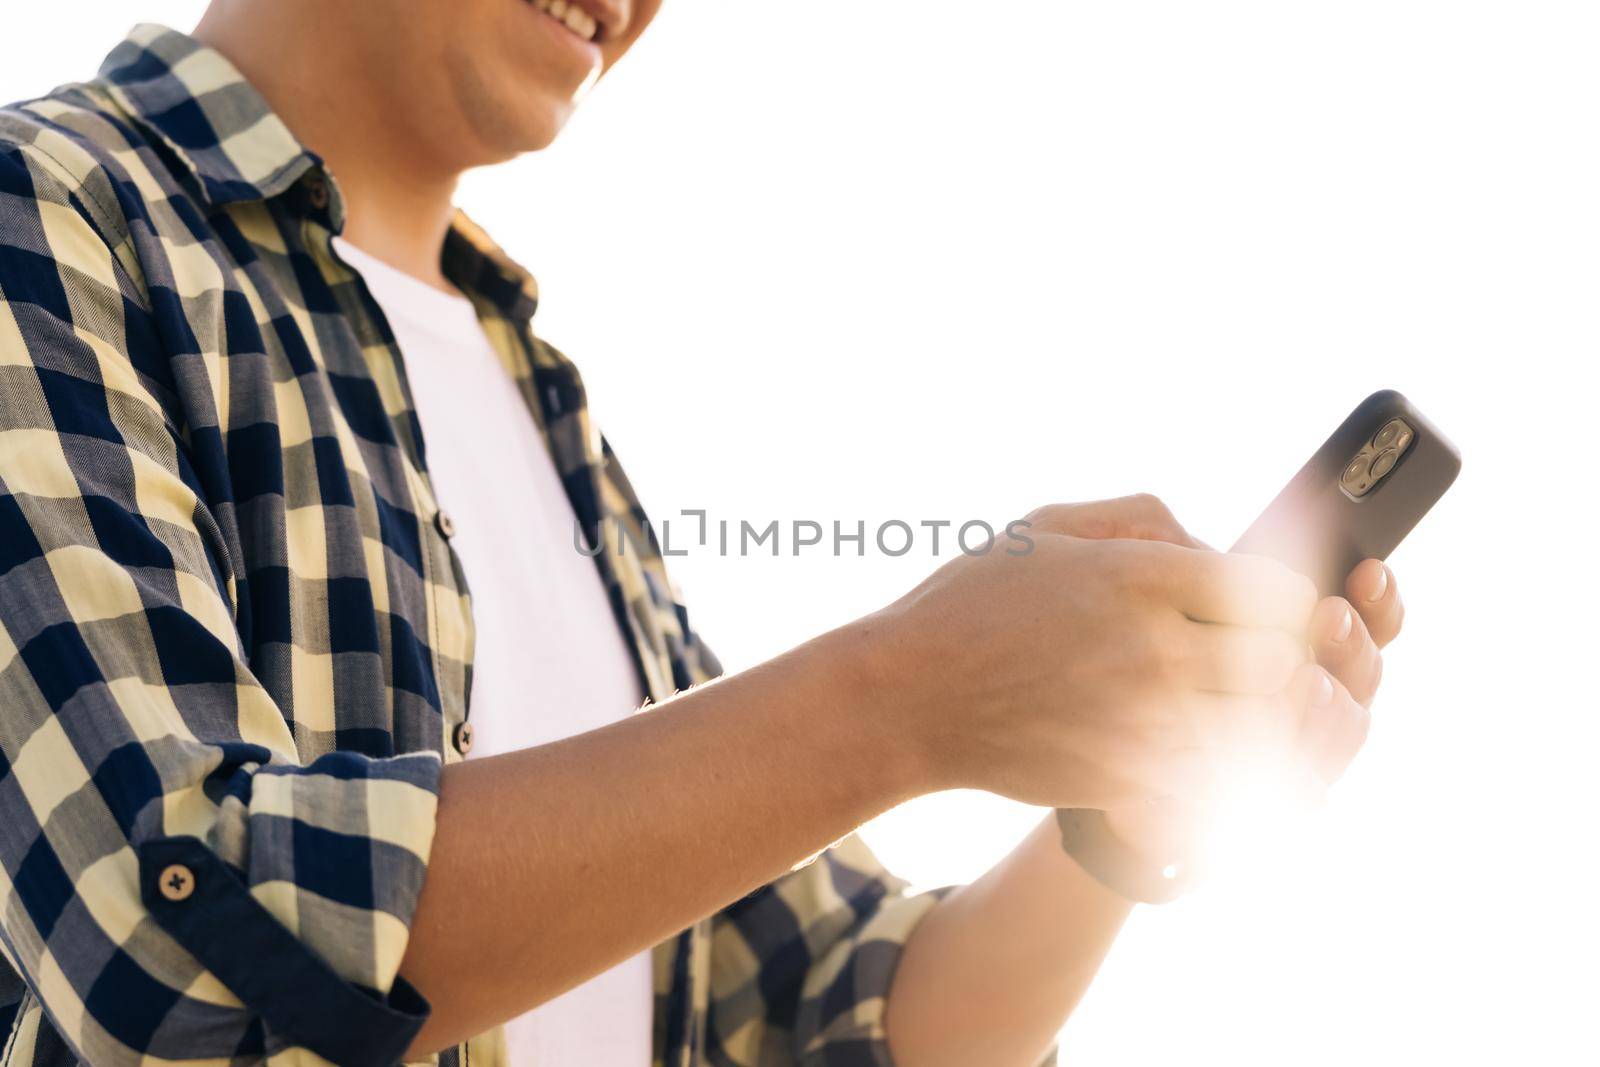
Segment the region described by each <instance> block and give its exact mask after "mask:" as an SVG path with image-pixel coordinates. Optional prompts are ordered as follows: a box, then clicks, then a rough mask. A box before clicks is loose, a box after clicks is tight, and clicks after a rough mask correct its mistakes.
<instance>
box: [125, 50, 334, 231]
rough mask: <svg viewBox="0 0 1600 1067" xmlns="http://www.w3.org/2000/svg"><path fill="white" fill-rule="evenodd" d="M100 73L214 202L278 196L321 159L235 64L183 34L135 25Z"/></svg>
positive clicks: (127, 106) (141, 123) (144, 125)
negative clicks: (303, 143)
mask: <svg viewBox="0 0 1600 1067" xmlns="http://www.w3.org/2000/svg"><path fill="white" fill-rule="evenodd" d="M100 78H101V81H102V83H103V84H104V85H105V87H106V89H107V91H108V92H109V93H110V94H111V96H112V97H113V98H114V99H115V100H116V101H117V103H118V104H119V105H121V106H122V107H123V108H124V109H126V110H127V112H128V113H129V114H130V115H131V116H132V117H133V118H134V120H135V121H136V122H138V123H139V124H140V125H141V126H143V127H144V128H145V129H147V130H149V131H150V132H151V133H152V134H153V135H154V136H155V137H156V138H157V139H159V140H160V141H161V142H162V143H163V144H165V145H166V147H167V148H169V149H171V151H172V153H173V155H174V156H175V157H176V158H177V159H178V161H179V162H180V163H181V164H182V165H183V166H184V167H185V168H186V169H187V170H188V171H189V172H190V174H192V175H193V176H194V178H195V181H196V184H197V186H198V187H199V191H200V193H201V194H202V195H203V196H204V198H205V199H206V201H207V202H208V203H210V204H212V205H213V206H220V205H223V204H229V203H234V202H237V201H244V200H265V199H268V198H270V197H274V196H277V195H278V194H280V193H282V192H284V191H285V190H286V189H288V188H289V187H290V186H291V185H293V184H294V183H295V181H297V180H298V179H299V178H300V176H301V175H302V174H304V173H305V172H306V171H307V170H309V169H310V168H312V167H314V166H318V165H320V163H321V160H319V159H318V158H317V156H316V154H315V153H313V152H311V151H310V150H308V149H307V148H306V147H305V146H304V145H302V144H301V143H300V142H299V141H297V140H296V139H295V137H294V134H292V133H290V132H289V128H288V127H287V126H285V125H284V124H283V120H282V119H280V118H278V116H277V115H276V114H274V113H273V111H272V108H270V107H269V106H268V105H267V102H266V100H265V99H264V98H263V97H262V96H261V94H260V93H259V92H257V91H256V90H255V88H254V87H253V86H251V85H250V83H249V82H247V81H245V78H244V75H243V74H240V73H239V70H238V68H237V67H235V66H234V65H233V64H232V63H230V62H228V60H227V59H226V58H224V57H223V55H222V54H221V53H219V52H216V51H214V50H213V49H210V48H207V47H206V46H205V45H203V44H201V43H200V42H199V41H196V40H195V39H194V38H192V37H190V36H189V35H188V34H184V33H179V32H178V31H177V30H170V29H168V28H166V27H165V26H156V25H151V24H143V25H139V26H135V27H134V28H133V31H132V32H131V33H129V34H128V36H127V38H126V39H125V40H124V41H123V42H122V43H121V44H119V45H117V47H116V48H114V49H112V51H111V54H110V55H108V56H106V59H105V62H104V63H103V64H101V67H100Z"/></svg>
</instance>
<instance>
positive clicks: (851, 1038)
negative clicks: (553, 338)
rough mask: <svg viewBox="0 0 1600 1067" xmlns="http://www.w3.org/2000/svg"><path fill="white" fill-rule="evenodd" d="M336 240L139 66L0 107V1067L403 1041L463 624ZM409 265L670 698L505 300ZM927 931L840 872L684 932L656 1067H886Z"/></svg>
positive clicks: (644, 581)
mask: <svg viewBox="0 0 1600 1067" xmlns="http://www.w3.org/2000/svg"><path fill="white" fill-rule="evenodd" d="M342 217H343V216H342V206H341V200H340V195H339V191H338V188H337V186H336V185H335V184H334V183H333V182H332V180H331V178H330V177H329V176H328V175H327V174H326V172H325V171H324V170H323V168H322V166H321V165H320V163H319V160H318V158H317V156H316V155H314V154H313V153H312V152H310V151H308V150H307V149H305V148H304V147H303V146H301V145H300V144H299V143H298V142H296V140H295V139H294V137H293V136H292V135H291V134H290V133H289V131H288V129H287V128H286V127H285V126H284V125H283V123H282V122H281V121H280V120H279V119H278V118H277V117H276V116H275V115H273V114H272V112H271V111H270V110H269V109H268V107H267V105H266V103H265V101H263V99H262V98H261V97H260V96H259V95H258V94H257V93H256V92H255V91H254V90H253V89H251V87H250V86H249V85H248V84H246V83H245V82H244V80H243V79H242V78H241V76H240V75H239V74H238V72H237V71H236V70H235V69H234V68H233V67H232V66H231V65H230V64H229V63H228V62H227V61H226V60H225V59H223V58H222V57H221V56H220V55H218V54H216V53H215V52H212V51H209V50H207V49H205V48H203V47H201V46H200V45H199V44H197V43H196V42H195V41H193V40H191V39H190V38H188V37H186V36H184V35H182V34H179V33H175V32H173V31H170V30H166V29H162V28H159V27H153V26H142V27H139V28H137V29H136V30H134V31H133V33H132V35H131V36H130V37H129V38H128V39H127V40H126V41H124V42H123V43H122V44H121V45H119V46H118V47H117V48H116V50H115V51H113V52H112V53H111V55H110V56H109V57H108V58H107V60H106V63H105V65H104V67H103V68H102V70H101V73H100V75H99V77H98V78H97V79H95V80H94V81H91V82H88V83H85V84H79V85H70V86H66V87H63V88H61V89H58V90H56V91H55V92H53V93H51V94H50V95H49V96H46V97H44V98H42V99H39V100H34V101H31V102H28V103H24V104H19V105H14V106H12V107H9V108H5V109H0V954H3V957H4V960H3V962H0V1039H4V1046H3V1051H0V1064H17V1065H52V1067H53V1065H57V1064H67V1063H73V1062H78V1061H87V1062H92V1063H95V1064H136V1063H151V1062H156V1061H174V1060H181V1061H193V1060H206V1061H211V1062H215V1063H224V1062H232V1063H239V1062H246V1061H258V1060H271V1061H273V1062H278V1063H320V1062H325V1061H332V1062H336V1063H341V1064H368V1063H370V1064H381V1063H392V1062H394V1061H396V1060H398V1059H399V1058H400V1057H401V1055H402V1054H403V1051H404V1049H405V1048H406V1047H407V1045H408V1043H409V1041H410V1039H411V1038H412V1036H413V1035H414V1034H415V1033H416V1031H417V1029H418V1027H419V1026H420V1025H421V1022H422V1020H423V1019H424V1018H425V1017H426V1015H427V1012H428V1007H427V1004H426V1002H425V1001H424V1000H423V999H422V998H421V997H420V996H419V995H418V994H417V993H416V991H415V990H413V989H412V988H411V987H410V986H408V985H407V984H406V982H405V981H404V979H402V978H400V977H399V975H398V974H397V972H398V969H399V965H400V960H401V957H402V955H403V954H404V952H405V948H406V941H407V936H408V930H409V924H410V920H411V916H412V913H413V909H414V908H415V906H416V901H417V896H418V892H419V890H420V889H421V887H422V883H423V879H424V877H425V875H426V872H427V866H428V853H429V847H430V843H431V840H432V836H433V830H434V818H435V801H436V789H437V785H438V779H439V773H440V768H441V766H442V765H443V764H445V763H450V762H453V761H456V760H459V759H460V758H461V753H460V752H459V751H458V745H459V743H460V739H461V736H462V735H461V733H460V732H459V728H460V726H461V724H462V723H463V722H465V720H466V718H467V713H468V708H467V704H466V694H467V692H468V688H469V682H470V679H471V673H472V643H473V635H472V619H471V611H470V601H469V598H468V594H467V590H466V588H465V585H464V583H463V581H462V572H461V568H460V566H459V565H458V562H457V560H456V557H455V555H454V553H453V551H452V549H451V546H450V533H451V525H450V523H449V521H448V520H447V519H446V518H445V517H444V516H443V515H442V514H441V513H440V511H439V509H438V506H437V505H436V503H435V500H434V493H433V488H432V486H431V484H430V481H429V476H428V467H427V463H426V458H425V457H426V452H425V449H424V446H423V440H422V436H421V433H420V431H419V426H418V423H417V418H416V414H415V410H414V407H413V404H412V401H411V397H410V394H409V391H408V386H407V383H406V375H405V368H404V364H403V361H402V360H401V354H400V353H399V352H398V351H397V350H396V348H395V344H394V338H393V335H392V334H391V333H390V331H389V328H388V326H387V325H386V324H385V321H384V318H383V315H382V314H381V312H380V311H379V310H378V308H377V306H376V305H375V304H374V302H373V300H372V298H371V296H370V295H369V294H368V292H367V291H366V289H365V287H364V286H363V284H362V282H361V279H360V278H359V277H358V276H357V275H356V274H355V273H354V272H353V271H352V270H351V269H350V268H349V267H348V266H347V265H345V264H344V263H343V262H342V261H341V260H340V259H339V258H338V256H337V255H336V254H335V252H334V251H333V249H332V248H331V246H330V238H331V237H332V236H333V235H334V234H336V233H338V232H339V229H340V226H341V222H342ZM442 255H443V259H442V262H443V266H444V269H445V273H446V275H447V276H448V277H449V278H450V280H451V281H452V282H453V283H454V284H455V285H457V286H458V287H459V288H460V289H461V290H462V291H463V292H464V293H466V294H467V296H468V297H469V298H470V299H471V301H472V303H473V304H474V306H475V307H476V308H477V310H478V313H479V317H480V319H481V321H482V323H483V326H484V328H485V330H486V331H487V333H488V336H489V338H490V339H491V341H492V343H493V344H494V347H495V349H496V351H497V352H498V353H499V354H500V356H501V359H502V360H503V362H504V364H505V368H506V371H507V385H508V388H509V387H514V388H516V389H518V390H519V391H520V393H521V395H522V396H523V398H524V399H525V400H526V402H527V406H528V411H529V416H530V418H533V419H534V420H536V422H537V424H538V426H539V427H540V430H541V432H542V433H543V435H544V437H545V440H546V441H547V443H548V445H549V448H550V450H551V453H552V455H553V456H554V457H555V462H556V465H557V467H558V469H559V470H560V471H561V473H562V476H563V479H564V483H565V486H566V489H567V492H568V494H569V496H570V497H571V500H572V504H573V507H574V509H575V510H576V512H577V514H578V516H579V518H580V521H582V522H583V523H584V524H585V525H586V526H587V527H588V528H589V529H590V530H591V531H594V530H596V529H597V528H598V527H599V525H600V523H601V520H607V522H606V525H607V526H612V527H613V528H615V526H614V524H621V526H622V527H624V528H625V529H626V531H627V532H628V535H629V536H628V537H627V538H626V539H627V540H628V541H629V542H631V543H630V544H628V546H627V547H626V550H619V545H620V541H619V539H618V538H617V537H612V538H609V539H607V544H606V546H605V548H604V550H603V551H602V552H601V554H600V555H599V556H598V557H597V559H596V565H597V566H598V567H599V568H600V572H601V574H602V576H603V578H604V581H605V585H606V588H607V589H608V591H609V595H610V598H611V602H612V605H613V607H614V608H615V612H616V617H617V621H618V624H619V626H621V628H622V629H623V631H624V633H625V634H626V636H627V638H628V639H629V642H630V645H631V647H632V649H633V651H634V652H635V653H636V656H635V659H636V663H637V666H638V670H639V674H640V677H641V679H642V682H643V684H644V687H645V689H646V691H647V692H648V693H649V694H650V696H651V697H652V698H654V699H656V700H660V699H662V698H665V697H667V696H668V695H670V694H671V693H672V692H674V691H675V690H677V689H681V688H683V687H686V686H690V685H693V684H695V683H696V682H699V681H702V680H704V679H706V678H708V677H710V676H711V675H713V674H714V673H715V672H716V670H717V666H716V662H715V660H714V659H713V658H712V656H711V655H710V654H709V653H708V652H707V651H706V649H705V648H704V647H703V646H702V645H701V644H700V643H699V642H698V640H697V639H696V638H695V636H694V635H693V633H692V631H690V629H689V627H688V624H687V616H686V615H685V612H684V609H683V607H682V606H681V605H680V604H679V603H678V602H677V601H676V599H675V597H674V594H673V592H672V589H671V586H670V585H669V584H668V581H667V578H666V574H665V571H664V570H663V567H662V561H661V559H660V558H659V555H657V554H655V553H653V552H650V551H645V552H642V553H641V552H639V551H636V546H637V545H639V544H645V545H652V544H653V543H654V542H653V538H651V537H650V536H649V534H648V523H647V521H646V519H645V516H644V513H643V511H642V510H641V509H640V507H639V504H638V501H637V500H636V499H635V496H634V493H633V491H632V489H631V488H630V487H629V485H628V482H627V480H626V478H625V477H624V476H623V474H622V471H621V470H620V468H619V467H618V465H617V461H616V459H615V457H614V456H613V455H612V453H611V451H610V449H609V448H608V447H607V445H606V442H605V441H604V439H603V438H602V437H601V436H600V435H599V433H598V432H597V431H596V430H595V428H594V425H593V424H592V423H591V421H590V419H589V415H588V413H587V411H586V409H585V401H584V390H583V386H582V384H581V382H580V380H579V377H578V374H577V372H576V371H575V370H574V368H573V366H572V364H571V363H570V362H568V360H567V359H566V358H565V357H563V356H562V355H561V354H560V353H558V352H557V351H555V350H554V349H553V348H551V347H550V346H549V345H547V344H544V343H543V342H541V341H540V340H538V339H537V338H535V337H534V336H533V334H532V332H531V329H530V319H531V316H532V314H533V311H534V308H535V305H536V302H537V298H536V290H535V288H534V284H533V282H532V280H531V279H530V278H529V277H528V276H527V275H526V274H525V273H524V272H523V271H522V270H520V269H519V268H518V267H516V266H515V265H513V264H512V263H511V262H510V261H509V260H508V259H507V258H506V257H505V256H504V254H503V253H501V252H500V251H499V250H498V249H497V248H496V247H495V246H494V245H493V244H492V243H490V242H489V240H488V239H487V238H486V237H485V236H484V235H483V234H482V233H481V232H480V231H479V230H478V229H477V228H476V227H474V226H473V225H472V224H471V223H470V222H468V221H467V220H466V219H465V218H458V219H457V221H456V223H455V225H454V227H453V228H452V230H451V232H450V234H449V237H448V239H447V241H446V244H445V247H444V250H443V254H442ZM684 772H685V773H686V774H692V773H694V771H693V769H692V768H685V769H684ZM930 903H931V898H929V897H927V896H908V895H906V894H905V892H904V887H903V886H902V885H901V884H900V883H898V882H896V881H895V880H893V879H891V878H890V877H889V876H888V875H886V874H885V873H884V872H883V871H882V869H881V868H880V867H879V866H878V865H877V863H876V862H875V861H874V860H873V858H872V856H871V855H870V854H869V853H868V852H867V851H866V849H865V848H864V846H862V845H861V844H860V842H859V841H858V840H856V839H854V838H852V839H849V840H847V841H845V842H843V843H842V844H840V845H839V846H837V847H835V848H834V849H832V850H830V851H828V852H827V853H825V854H824V855H823V856H822V857H821V858H820V859H819V860H818V861H817V862H815V863H813V864H811V865H809V866H806V867H803V868H801V869H799V870H797V871H795V872H793V873H791V874H789V875H787V876H785V877H783V878H781V879H779V880H778V881H776V882H774V883H772V884H771V885H768V886H766V887H764V888H762V889H760V890H758V891H757V892H755V893H753V894H751V895H750V896H748V897H746V898H745V899H743V900H741V901H739V902H737V903H735V904H733V905H731V906H729V907H728V908H726V909H724V910H723V911H722V912H721V913H719V914H717V915H716V916H714V917H712V918H710V919H708V920H706V921H704V922H701V923H699V924H697V925H696V926H695V927H693V928H692V929H690V930H688V931H685V932H684V933H682V934H681V935H679V936H678V937H676V938H674V939H672V940H671V941H669V942H667V943H666V944H663V945H662V946H660V947H659V948H658V949H657V951H656V953H655V957H654V958H655V976H656V985H655V988H656V1004H655V1062H656V1064H658V1065H661V1067H688V1065H700V1064H715V1065H724V1064H730V1065H745V1064H791V1063H804V1064H817V1065H856V1064H886V1063H888V1062H889V1061H888V1056H887V1052H886V1046H885V1044H884V1040H883V1021H882V1018H883V1009H884V995H885V992H886V990H887V987H888V984H889V980H890V977H891V974H892V971H893V969H894V966H895V962H896V960H897V958H898V955H899V950H900V946H901V944H902V943H903V942H904V940H905V938H906V937H907V935H908V934H909V932H910V931H911V929H912V928H913V926H914V925H915V923H916V922H917V920H918V919H919V918H920V917H921V915H922V914H923V913H924V912H925V911H926V910H927V908H928V907H929V906H930ZM503 1050H504V1044H503V1041H502V1039H501V1036H500V1034H499V1032H498V1031H495V1032H491V1033H488V1034H484V1035H482V1036H481V1037H478V1038H475V1039H474V1040H473V1041H471V1042H469V1043H468V1044H466V1045H463V1046H461V1047H459V1048H455V1049H451V1050H448V1051H447V1052H445V1053H444V1054H442V1055H440V1056H438V1057H435V1059H436V1060H437V1061H438V1062H441V1063H447V1064H466V1063H469V1062H471V1063H477V1064H484V1065H490V1064H498V1063H502V1062H504V1059H505V1055H504V1051H503Z"/></svg>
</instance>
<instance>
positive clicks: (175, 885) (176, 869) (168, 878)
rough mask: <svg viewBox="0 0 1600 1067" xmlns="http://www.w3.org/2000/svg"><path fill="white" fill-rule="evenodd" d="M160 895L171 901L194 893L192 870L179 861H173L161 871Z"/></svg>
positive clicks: (184, 898) (186, 897) (185, 898)
mask: <svg viewBox="0 0 1600 1067" xmlns="http://www.w3.org/2000/svg"><path fill="white" fill-rule="evenodd" d="M157 884H158V885H160V886H161V895H162V896H164V897H166V898H167V899H168V900H171V901H181V900H188V899H189V897H190V896H191V895H192V894H193V893H194V872H193V871H191V870H190V869H189V868H187V867H185V866H184V865H183V864H181V863H173V864H170V865H168V866H167V867H166V869H165V870H163V871H162V872H161V880H160V881H159V882H158V883H157Z"/></svg>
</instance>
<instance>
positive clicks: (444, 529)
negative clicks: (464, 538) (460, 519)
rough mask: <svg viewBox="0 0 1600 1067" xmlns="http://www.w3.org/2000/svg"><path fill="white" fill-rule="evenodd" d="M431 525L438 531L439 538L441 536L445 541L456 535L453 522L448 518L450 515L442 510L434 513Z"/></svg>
mask: <svg viewBox="0 0 1600 1067" xmlns="http://www.w3.org/2000/svg"><path fill="white" fill-rule="evenodd" d="M433 525H434V527H435V528H437V529H438V531H439V534H440V536H442V537H443V538H444V539H445V540H446V541H448V540H450V538H452V537H454V536H455V535H456V523H455V520H454V519H452V518H451V517H450V513H449V512H447V511H445V510H444V509H443V508H440V509H439V510H438V511H436V512H435V513H434V516H433Z"/></svg>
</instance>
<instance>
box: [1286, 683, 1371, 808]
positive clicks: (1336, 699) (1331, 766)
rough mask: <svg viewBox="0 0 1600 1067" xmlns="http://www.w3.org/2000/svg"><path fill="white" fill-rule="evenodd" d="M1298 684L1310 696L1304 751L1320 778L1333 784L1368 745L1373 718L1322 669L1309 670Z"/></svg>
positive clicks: (1304, 720) (1304, 722) (1304, 725)
mask: <svg viewBox="0 0 1600 1067" xmlns="http://www.w3.org/2000/svg"><path fill="white" fill-rule="evenodd" d="M1312 672H1315V674H1313V673H1312ZM1316 675H1320V678H1318V677H1316ZM1296 681H1297V683H1299V684H1300V685H1301V686H1303V687H1304V689H1305V691H1306V693H1307V694H1308V695H1307V703H1306V705H1305V710H1304V713H1303V717H1302V719H1301V723H1302V726H1301V747H1302V750H1303V751H1304V752H1305V753H1306V755H1307V758H1308V759H1309V760H1310V762H1311V766H1312V768H1313V770H1314V771H1315V772H1316V774H1317V776H1318V777H1319V778H1321V779H1322V780H1323V781H1324V782H1327V783H1328V784H1330V785H1331V784H1333V783H1334V782H1336V781H1338V780H1339V778H1340V777H1341V776H1342V775H1343V774H1344V772H1345V770H1346V769H1348V768H1349V766H1350V761H1351V760H1353V759H1355V757H1356V753H1358V752H1360V751H1361V746H1362V745H1364V744H1366V740H1367V732H1368V731H1369V730H1370V729H1371V726H1372V715H1371V713H1370V712H1368V711H1367V709H1366V708H1364V707H1362V706H1361V704H1360V703H1359V702H1358V701H1357V700H1356V699H1355V698H1354V697H1353V696H1351V695H1350V692H1349V690H1347V689H1345V687H1344V686H1343V685H1342V684H1341V683H1340V682H1339V680H1338V679H1337V678H1334V677H1332V676H1331V675H1329V674H1327V673H1326V672H1324V671H1322V670H1320V669H1319V668H1316V667H1308V668H1306V674H1305V675H1304V676H1303V678H1300V679H1297V680H1296Z"/></svg>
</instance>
